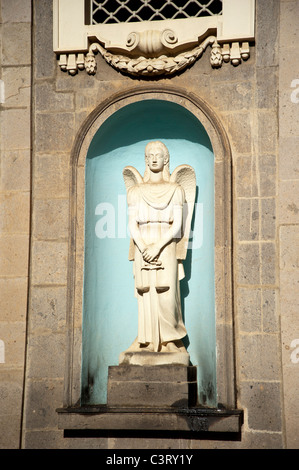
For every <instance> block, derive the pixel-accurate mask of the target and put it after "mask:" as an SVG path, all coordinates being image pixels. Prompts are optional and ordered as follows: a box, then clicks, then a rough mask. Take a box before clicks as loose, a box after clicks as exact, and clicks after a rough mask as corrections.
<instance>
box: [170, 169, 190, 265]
mask: <svg viewBox="0 0 299 470" xmlns="http://www.w3.org/2000/svg"><path fill="white" fill-rule="evenodd" d="M170 181H171V182H175V183H177V184H179V185H180V186H182V188H183V189H184V191H185V198H186V201H185V204H184V208H183V236H182V238H181V239H180V241H179V242H178V243H177V249H176V255H177V259H185V258H186V255H187V248H188V242H189V236H190V229H191V221H192V215H193V210H194V202H195V193H196V176H195V171H194V169H193V168H192V167H191V166H190V165H179V166H177V167H176V168H175V170H174V171H173V172H172V174H171V176H170Z"/></svg>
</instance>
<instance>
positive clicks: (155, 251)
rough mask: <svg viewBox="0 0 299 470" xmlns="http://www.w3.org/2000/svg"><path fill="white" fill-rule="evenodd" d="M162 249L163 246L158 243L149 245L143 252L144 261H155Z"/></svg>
mask: <svg viewBox="0 0 299 470" xmlns="http://www.w3.org/2000/svg"><path fill="white" fill-rule="evenodd" d="M160 251H161V247H160V246H158V245H157V244H156V243H152V244H151V245H148V246H147V247H146V248H145V250H144V251H143V253H142V256H143V259H144V261H147V262H148V263H150V262H151V261H154V260H155V259H156V258H158V256H159V254H160Z"/></svg>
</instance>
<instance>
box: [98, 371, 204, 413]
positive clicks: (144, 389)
mask: <svg viewBox="0 0 299 470" xmlns="http://www.w3.org/2000/svg"><path fill="white" fill-rule="evenodd" d="M190 403H192V404H194V405H195V403H196V367H185V366H177V365H163V366H127V365H121V366H111V367H109V372H108V389H107V404H108V406H127V407H130V406H131V407H132V406H135V407H136V406H137V407H138V406H148V407H165V406H168V407H169V406H173V407H186V406H188V404H190Z"/></svg>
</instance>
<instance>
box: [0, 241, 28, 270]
mask: <svg viewBox="0 0 299 470" xmlns="http://www.w3.org/2000/svg"><path fill="white" fill-rule="evenodd" d="M28 249H29V241H28V235H5V236H4V235H3V236H1V237H0V253H1V256H0V272H1V276H10V277H27V275H28Z"/></svg>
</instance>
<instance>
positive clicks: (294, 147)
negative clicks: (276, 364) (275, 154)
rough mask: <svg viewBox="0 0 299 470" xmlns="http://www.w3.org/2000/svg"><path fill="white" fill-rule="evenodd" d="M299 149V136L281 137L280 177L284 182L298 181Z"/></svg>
mask: <svg viewBox="0 0 299 470" xmlns="http://www.w3.org/2000/svg"><path fill="white" fill-rule="evenodd" d="M297 106H299V105H298V104H297ZM298 148H299V136H289V137H285V136H281V135H280V136H279V176H280V178H281V179H282V180H292V179H293V180H295V179H298V174H299V154H298Z"/></svg>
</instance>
